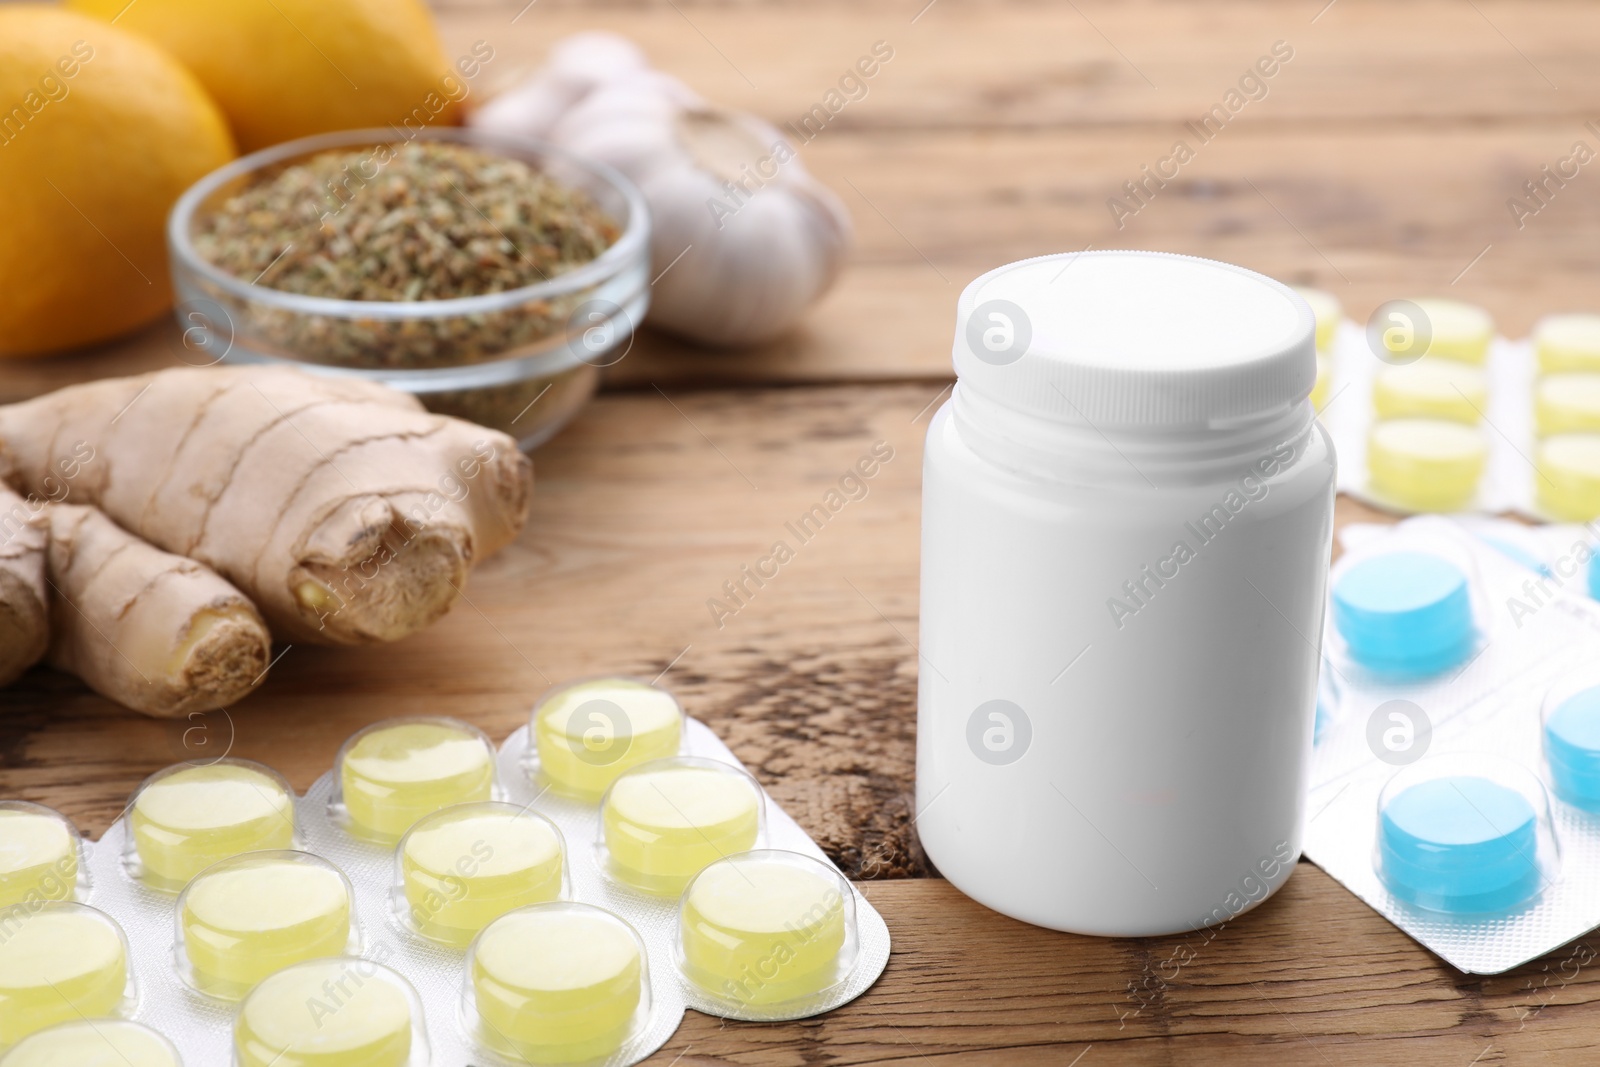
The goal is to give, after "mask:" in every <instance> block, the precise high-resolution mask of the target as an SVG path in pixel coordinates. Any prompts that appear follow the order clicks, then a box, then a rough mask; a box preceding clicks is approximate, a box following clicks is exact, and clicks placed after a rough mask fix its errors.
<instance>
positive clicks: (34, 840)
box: [0, 801, 78, 908]
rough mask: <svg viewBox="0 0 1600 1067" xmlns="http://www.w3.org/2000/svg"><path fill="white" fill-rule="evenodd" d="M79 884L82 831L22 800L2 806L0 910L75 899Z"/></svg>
mask: <svg viewBox="0 0 1600 1067" xmlns="http://www.w3.org/2000/svg"><path fill="white" fill-rule="evenodd" d="M77 884H78V833H77V831H76V830H75V829H73V826H72V824H71V823H69V822H68V821H67V820H66V817H65V816H63V815H60V814H58V813H57V812H54V811H51V810H50V809H49V808H45V807H41V806H39V805H36V804H25V803H22V802H20V801H15V802H10V803H7V804H4V805H0V908H4V907H7V906H8V905H11V904H18V903H21V902H22V901H25V900H26V901H34V902H36V901H41V900H71V899H72V898H73V897H74V896H75V895H76V891H77Z"/></svg>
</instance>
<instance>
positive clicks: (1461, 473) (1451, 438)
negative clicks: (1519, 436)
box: [1367, 419, 1489, 511]
mask: <svg viewBox="0 0 1600 1067" xmlns="http://www.w3.org/2000/svg"><path fill="white" fill-rule="evenodd" d="M1488 455H1489V446H1488V443H1487V442H1486V441H1485V440H1484V437H1483V433H1482V431H1480V430H1479V429H1478V428H1477V427H1475V426H1464V425H1462V424H1461V423H1459V422H1448V421H1446V420H1443V419H1392V420H1389V421H1387V422H1379V423H1375V424H1374V425H1373V427H1372V430H1371V432H1370V433H1369V434H1368V436H1367V470H1368V473H1369V474H1370V476H1371V481H1372V488H1373V489H1375V490H1377V491H1378V492H1379V493H1381V494H1382V495H1383V496H1385V497H1387V498H1388V499H1389V500H1390V501H1392V502H1393V503H1395V504H1397V505H1399V506H1401V507H1405V508H1410V509H1412V510H1414V511H1457V510H1460V509H1461V508H1464V507H1466V506H1467V505H1468V504H1469V503H1471V501H1472V498H1473V497H1474V496H1475V495H1476V494H1477V491H1478V482H1479V481H1480V480H1481V479H1482V477H1483V470H1484V465H1485V463H1486V462H1487V459H1488Z"/></svg>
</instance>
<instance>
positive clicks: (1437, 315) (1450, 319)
mask: <svg viewBox="0 0 1600 1067" xmlns="http://www.w3.org/2000/svg"><path fill="white" fill-rule="evenodd" d="M1396 303H1397V304H1404V303H1409V304H1411V305H1412V306H1413V307H1414V308H1415V309H1416V310H1418V311H1420V312H1421V313H1422V321H1420V322H1404V323H1400V322H1396V323H1395V326H1396V327H1397V328H1394V329H1390V330H1387V331H1385V332H1384V334H1383V343H1384V347H1385V348H1387V349H1388V350H1389V352H1390V353H1391V354H1392V355H1393V356H1395V357H1396V358H1397V359H1411V358H1414V357H1418V356H1423V357H1429V356H1431V357H1433V358H1435V359H1455V360H1460V361H1461V362H1463V363H1482V362H1483V361H1484V360H1485V359H1487V358H1488V355H1489V343H1490V342H1491V341H1493V340H1494V320H1493V319H1491V318H1490V317H1489V313H1488V312H1487V311H1485V310H1484V309H1483V308H1481V307H1478V306H1477V305H1476V304H1467V303H1463V302H1462V301H1460V300H1439V299H1428V298H1423V299H1418V300H1411V301H1402V302H1396ZM1385 306H1389V305H1385ZM1407 317H1408V318H1409V317H1410V316H1409V315H1408V316H1407ZM1391 318H1393V316H1391ZM1424 341H1426V345H1425V346H1424V344H1423V342H1424Z"/></svg>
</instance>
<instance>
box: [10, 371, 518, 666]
mask: <svg viewBox="0 0 1600 1067" xmlns="http://www.w3.org/2000/svg"><path fill="white" fill-rule="evenodd" d="M74 447H87V448H90V449H92V450H93V454H94V455H95V457H96V459H95V461H94V462H93V463H91V464H86V465H85V466H84V467H83V469H82V470H81V471H79V472H77V477H76V478H75V479H74V481H73V483H72V500H73V501H74V502H76V503H83V504H92V505H95V506H96V507H98V508H100V509H101V510H102V511H104V512H105V514H106V515H107V516H109V517H110V518H111V519H113V520H114V521H115V522H116V523H117V524H118V525H120V526H121V527H123V528H124V529H126V530H127V531H129V532H131V533H133V534H135V535H137V536H138V537H140V538H142V539H144V540H145V541H148V542H150V543H151V544H152V545H155V546H156V547H158V548H160V549H163V550H165V551H166V552H169V553H173V554H175V555H178V556H184V557H187V558H189V559H191V560H194V561H196V562H198V563H200V564H203V565H204V566H206V567H209V568H210V569H212V570H214V571H215V572H216V573H217V574H218V575H221V576H222V577H223V578H224V579H226V580H227V581H228V582H231V583H232V584H233V585H235V586H237V587H238V589H239V590H240V591H242V592H243V593H244V594H245V595H246V596H247V597H248V598H249V599H250V600H251V601H253V602H254V603H255V605H256V606H257V607H258V608H259V609H260V610H261V613H262V614H263V615H264V616H265V617H266V619H267V621H268V622H269V623H270V625H271V627H272V630H273V633H274V634H275V635H276V636H277V637H280V638H282V639H284V640H288V641H308V642H316V643H324V644H363V643H369V642H376V641H392V640H396V639H398V638H401V637H405V636H406V635H408V634H411V633H414V632H415V631H417V630H419V629H421V628H422V627H424V626H426V625H428V624H429V623H431V622H433V621H434V620H435V619H437V618H438V617H439V616H440V615H442V614H443V613H444V612H445V611H446V610H448V608H449V607H450V605H451V604H452V603H453V602H454V601H455V599H456V598H457V597H458V596H459V595H460V593H461V587H462V585H463V584H464V582H465V580H466V576H467V571H468V569H469V568H470V567H471V565H472V564H473V563H475V562H476V561H478V560H480V559H482V558H484V557H486V556H488V555H489V554H490V553H492V552H494V551H496V550H497V549H499V548H501V547H502V546H504V545H505V544H507V543H508V542H510V541H511V540H512V539H513V538H514V537H515V536H516V535H517V533H518V532H519V531H520V530H521V528H522V524H523V522H524V520H525V519H526V517H527V511H528V504H529V499H530V497H531V493H532V478H533V475H532V464H531V463H530V462H529V461H528V459H527V457H525V456H523V455H522V454H521V453H520V452H519V451H518V450H517V447H516V443H515V442H514V441H513V440H512V439H511V438H510V437H508V436H506V435H505V434H502V433H498V432H496V431H493V430H487V429H484V428H483V427H480V426H475V425H473V424H471V423H467V422H462V421H461V420H458V419H452V418H448V417H445V416H440V415H433V414H430V413H428V412H427V411H426V410H424V409H423V407H422V405H421V404H420V403H418V402H417V401H416V399H415V398H413V397H411V396H409V395H407V394H404V393H400V392H397V391H394V390H391V389H388V388H385V387H383V386H379V385H373V384H368V383H365V382H361V381H357V380H354V379H347V378H323V377H317V376H313V375H310V374H306V373H303V372H300V371H296V370H293V369H289V368H281V367H230V368H207V369H196V368H181V369H173V370H166V371H160V372H158V373H155V374H148V375H142V376H139V377H134V378H117V379H107V380H103V381H98V382H91V383H89V384H86V385H78V386H72V387H70V388H67V389H62V390H59V391H58V392H55V393H51V394H48V395H46V396H42V397H38V398H36V399H33V400H28V401H24V402H22V403H18V404H12V405H8V406H4V407H0V480H4V481H6V482H9V483H10V484H11V486H12V487H13V488H15V489H18V490H21V491H29V492H38V491H40V487H41V486H42V485H44V484H45V483H46V482H47V481H48V479H50V478H51V477H52V476H53V475H52V465H51V464H52V457H54V456H56V455H58V454H60V453H61V452H62V451H63V450H67V451H71V450H72V449H73V448H74Z"/></svg>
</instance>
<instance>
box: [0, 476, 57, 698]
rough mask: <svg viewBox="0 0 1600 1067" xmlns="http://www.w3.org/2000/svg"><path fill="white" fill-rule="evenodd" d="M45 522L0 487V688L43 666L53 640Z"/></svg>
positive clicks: (14, 495)
mask: <svg viewBox="0 0 1600 1067" xmlns="http://www.w3.org/2000/svg"><path fill="white" fill-rule="evenodd" d="M46 541H47V537H46V531H45V519H44V516H43V515H42V514H41V512H40V510H36V509H35V507H34V505H33V504H32V503H30V502H28V501H25V500H23V499H22V498H21V497H19V496H17V495H16V494H15V493H13V492H11V491H10V490H8V489H6V488H5V487H4V486H0V686H3V685H9V684H10V683H11V682H14V681H16V679H17V677H18V676H19V675H21V674H22V672H23V671H25V670H27V669H28V668H29V667H31V666H33V665H34V664H35V663H37V662H39V660H40V658H41V657H43V656H44V652H45V647H46V646H47V645H48V644H49V641H50V622H49V616H48V606H49V603H50V599H49V592H48V590H47V588H46V586H45V546H46Z"/></svg>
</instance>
